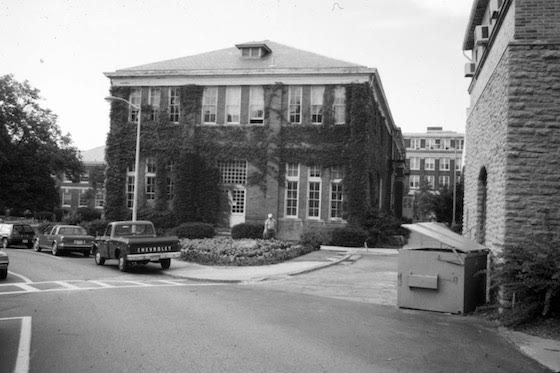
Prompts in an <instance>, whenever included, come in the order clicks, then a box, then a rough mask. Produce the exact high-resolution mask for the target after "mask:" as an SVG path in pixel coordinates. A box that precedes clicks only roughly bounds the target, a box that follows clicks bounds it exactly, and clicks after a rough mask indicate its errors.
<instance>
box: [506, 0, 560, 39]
mask: <svg viewBox="0 0 560 373" xmlns="http://www.w3.org/2000/svg"><path fill="white" fill-rule="evenodd" d="M515 3H516V5H515V39H516V40H518V41H533V40H546V41H549V42H560V1H558V0H516V2H515Z"/></svg>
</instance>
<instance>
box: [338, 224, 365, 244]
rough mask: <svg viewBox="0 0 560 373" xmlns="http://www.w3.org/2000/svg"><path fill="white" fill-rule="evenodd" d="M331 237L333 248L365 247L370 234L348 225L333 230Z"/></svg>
mask: <svg viewBox="0 0 560 373" xmlns="http://www.w3.org/2000/svg"><path fill="white" fill-rule="evenodd" d="M330 236H331V239H330V242H329V245H331V246H344V247H363V246H364V242H366V239H367V238H368V232H366V231H365V230H363V229H362V228H360V227H356V226H352V225H348V226H345V227H340V228H334V229H332V230H331V231H330Z"/></svg>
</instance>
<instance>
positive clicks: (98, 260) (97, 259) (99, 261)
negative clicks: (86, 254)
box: [95, 250, 105, 266]
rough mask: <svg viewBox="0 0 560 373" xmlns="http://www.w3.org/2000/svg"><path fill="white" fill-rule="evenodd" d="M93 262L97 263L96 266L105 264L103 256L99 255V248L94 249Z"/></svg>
mask: <svg viewBox="0 0 560 373" xmlns="http://www.w3.org/2000/svg"><path fill="white" fill-rule="evenodd" d="M95 264H97V265H98V266H102V265H103V264H105V258H104V257H102V256H101V253H100V252H99V250H96V251H95Z"/></svg>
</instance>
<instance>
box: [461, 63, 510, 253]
mask: <svg viewBox="0 0 560 373" xmlns="http://www.w3.org/2000/svg"><path fill="white" fill-rule="evenodd" d="M508 79H509V75H508V58H507V55H504V56H503V57H502V59H501V60H500V62H499V63H498V64H497V66H496V69H495V70H494V73H493V74H492V75H491V77H490V79H489V81H488V83H487V85H486V87H485V89H484V90H483V91H482V94H481V97H480V99H479V100H478V101H477V102H476V104H475V105H474V106H473V107H472V110H471V112H470V115H469V117H468V118H467V128H466V135H465V137H466V155H465V157H466V159H465V195H464V210H463V233H464V234H465V235H466V236H467V237H469V238H471V239H473V240H476V241H479V242H480V241H482V242H483V243H484V244H485V245H488V246H489V247H491V248H493V249H499V248H501V247H502V245H503V243H504V240H505V237H504V235H505V221H504V215H505V196H504V190H505V180H506V176H505V169H506V156H505V149H506V133H507V106H508V99H507V90H508ZM479 83H480V82H479ZM483 169H485V170H486V172H487V188H486V194H487V197H486V200H487V204H486V219H485V224H484V225H485V229H483V231H480V224H481V219H483V218H482V216H481V215H480V201H479V198H480V190H479V189H480V181H479V176H480V174H481V171H482V170H483Z"/></svg>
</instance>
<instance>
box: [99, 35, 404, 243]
mask: <svg viewBox="0 0 560 373" xmlns="http://www.w3.org/2000/svg"><path fill="white" fill-rule="evenodd" d="M106 76H107V77H108V78H110V80H111V95H112V96H117V97H121V98H124V99H126V100H128V101H129V102H131V103H133V104H135V105H140V106H141V109H142V110H141V113H142V120H141V140H140V153H141V156H140V159H141V160H140V169H139V191H140V194H139V196H140V198H139V216H144V217H148V218H149V217H153V218H154V219H156V218H157V219H175V221H176V222H177V223H181V222H185V221H205V222H210V223H214V224H216V225H218V226H224V227H231V226H233V225H236V224H239V223H243V222H245V223H256V224H262V223H263V221H264V219H265V217H266V215H267V214H268V213H272V214H274V216H275V218H276V219H277V220H278V235H279V237H280V238H282V239H296V238H298V237H299V235H300V234H301V232H302V231H303V230H304V229H305V228H306V227H308V226H316V225H320V226H325V225H333V226H336V225H341V224H346V223H347V222H357V223H359V222H361V221H363V219H365V216H366V214H367V213H368V211H371V210H372V209H375V210H381V211H384V212H392V213H394V214H395V215H397V216H400V214H401V210H402V207H401V206H402V194H403V179H402V178H403V172H402V171H403V167H404V158H405V150H404V142H403V138H402V134H401V132H400V129H399V128H397V127H396V126H395V124H394V122H393V119H392V117H391V112H390V109H389V105H388V103H387V100H386V98H385V94H384V92H383V87H382V85H381V81H380V78H379V74H378V72H377V70H376V69H372V68H367V67H364V66H360V65H356V64H352V63H348V62H343V61H338V60H335V59H332V58H328V57H324V56H320V55H317V54H314V53H310V52H306V51H302V50H298V49H295V48H292V47H288V46H285V45H282V44H278V43H275V42H272V41H263V42H250V43H244V44H238V45H236V46H234V47H231V48H227V49H221V50H217V51H213V52H208V53H203V54H199V55H194V56H189V57H184V58H178V59H174V60H169V61H163V62H156V63H152V64H148V65H143V66H137V67H132V68H126V69H122V70H117V71H115V72H111V73H106ZM137 120H138V111H137V110H134V109H133V108H132V107H131V106H129V105H127V104H126V103H123V102H119V101H115V102H113V103H112V106H111V127H110V132H109V134H108V137H107V144H106V163H107V179H106V202H105V213H106V217H107V218H108V219H123V218H127V217H128V216H129V209H130V208H131V207H132V199H133V192H134V157H135V137H136V123H137Z"/></svg>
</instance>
